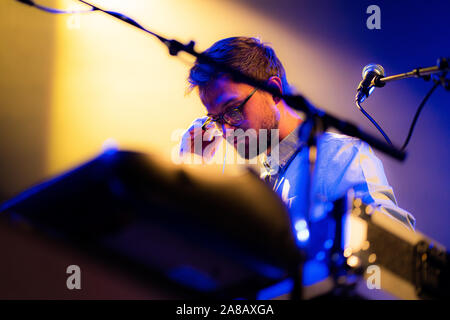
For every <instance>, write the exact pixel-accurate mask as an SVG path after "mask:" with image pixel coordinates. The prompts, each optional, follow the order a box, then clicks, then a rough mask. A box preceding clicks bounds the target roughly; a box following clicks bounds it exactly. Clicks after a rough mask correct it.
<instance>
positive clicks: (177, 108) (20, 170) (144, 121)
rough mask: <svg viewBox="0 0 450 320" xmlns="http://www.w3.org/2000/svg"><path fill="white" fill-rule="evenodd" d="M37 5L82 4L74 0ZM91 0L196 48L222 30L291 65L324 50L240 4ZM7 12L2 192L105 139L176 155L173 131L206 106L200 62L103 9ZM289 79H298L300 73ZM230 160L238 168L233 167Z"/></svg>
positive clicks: (18, 7)
mask: <svg viewBox="0 0 450 320" xmlns="http://www.w3.org/2000/svg"><path fill="white" fill-rule="evenodd" d="M40 3H43V4H48V5H53V6H56V7H58V8H71V9H77V8H84V7H83V6H82V5H80V4H79V3H78V2H77V1H71V0H60V1H57V0H53V1H51V0H41V1H40ZM93 3H95V4H97V5H99V6H101V7H102V8H105V9H110V10H115V11H119V12H122V13H125V14H127V15H129V16H130V17H133V18H134V19H136V20H137V21H138V22H140V23H141V24H142V25H144V26H146V27H148V28H150V29H151V30H153V31H155V32H158V33H161V34H162V35H164V36H167V37H168V38H175V39H177V40H180V41H182V42H187V41H189V40H191V39H194V40H196V41H197V47H196V48H197V49H198V50H204V49H206V48H207V47H208V46H210V45H211V44H212V43H213V42H215V41H217V40H218V39H220V38H224V37H229V36H235V35H247V36H259V37H261V39H262V40H263V41H267V42H270V43H272V44H273V45H274V47H275V48H276V49H277V52H278V54H279V56H280V58H281V59H282V61H284V63H285V65H286V68H287V69H288V70H289V69H295V68H297V67H298V58H299V56H298V53H299V52H301V53H302V54H303V55H304V58H305V59H306V61H308V59H310V58H311V57H314V58H315V59H316V60H317V59H318V58H319V57H320V53H319V52H320V50H319V49H313V48H309V47H307V43H308V42H307V41H293V39H294V38H296V37H297V38H298V37H299V36H300V34H293V33H292V32H291V31H289V30H288V29H286V28H283V26H282V25H281V24H279V23H278V22H279V21H276V20H274V19H270V18H269V17H265V16H264V15H262V14H261V13H257V12H255V11H253V10H252V9H250V8H249V7H246V6H244V5H243V4H240V2H231V1H205V0H191V1H183V0H165V1H156V0H154V1H148V0H145V1H144V0H127V1H120V0H110V1H101V0H97V1H93ZM0 11H1V12H2V15H3V14H4V15H5V16H6V19H2V21H1V23H2V27H1V28H0V35H1V39H2V50H1V51H2V52H1V54H2V58H1V61H0V63H1V66H2V74H1V77H0V81H1V82H0V83H1V87H0V96H1V106H2V107H1V113H2V120H1V121H2V126H1V127H2V129H1V130H2V140H1V142H2V145H1V147H2V153H4V154H5V153H6V154H7V157H6V159H2V161H3V164H2V167H3V168H2V170H4V172H3V173H2V177H6V180H5V179H3V181H1V182H0V187H1V189H0V194H3V196H10V195H11V194H12V193H15V192H17V191H20V190H21V189H23V188H25V187H27V186H29V185H30V184H33V183H35V182H37V181H38V180H41V179H44V178H47V177H50V176H52V175H54V174H57V173H59V172H61V171H64V170H66V169H68V168H70V167H72V166H75V165H77V164H79V163H81V162H83V161H85V160H86V159H88V158H90V157H93V156H95V155H96V154H97V153H99V152H100V151H101V149H102V145H103V143H104V142H105V140H107V139H114V140H115V141H116V142H117V143H118V145H119V147H120V148H122V149H131V150H139V151H143V152H150V153H156V154H160V155H161V156H163V157H165V158H167V159H170V157H171V154H172V150H173V149H174V148H175V147H176V142H175V141H173V139H172V137H173V134H174V133H175V132H176V131H177V130H178V131H179V130H180V129H183V128H186V127H187V126H188V125H189V124H190V123H191V122H192V120H193V119H194V118H195V117H199V116H202V115H203V114H204V110H203V107H202V106H201V104H200V100H199V99H198V97H197V95H196V94H195V93H193V94H191V95H189V96H185V91H186V86H187V82H186V76H187V73H188V70H189V67H190V65H191V63H192V61H193V60H192V59H191V58H190V57H189V56H185V55H183V57H182V59H180V58H174V57H171V56H169V55H168V52H167V49H166V48H165V47H164V46H163V45H162V44H161V43H159V42H158V41H157V40H156V39H154V38H152V37H150V36H149V35H147V34H145V33H144V32H142V31H140V30H137V29H135V28H133V27H131V26H128V25H126V24H124V23H122V22H120V21H118V20H115V19H113V18H111V17H109V16H106V15H105V14H103V13H101V12H94V13H87V14H82V15H75V16H70V15H51V14H48V13H44V12H41V11H38V10H36V9H33V8H30V7H28V6H25V5H23V4H21V3H18V2H15V1H1V4H0ZM4 44H6V45H4ZM292 52H296V54H295V55H292ZM312 68H313V67H312V66H311V69H312ZM3 69H6V72H4V71H3ZM303 70H304V66H303ZM304 71H306V70H304ZM291 74H292V73H291ZM302 74H307V73H306V72H303V73H302ZM309 74H310V75H311V74H312V72H310V73H309ZM288 75H289V72H288ZM299 79H300V78H299ZM290 80H291V81H292V82H293V83H294V84H295V83H296V81H295V78H294V77H293V76H291V77H290ZM308 80H312V79H311V78H309V79H308ZM311 82H313V83H314V81H311ZM309 83H310V81H307V82H305V88H306V89H308V84H309ZM29 87H30V88H32V90H30V91H27V92H26V94H25V92H24V91H25V90H24V89H25V88H29ZM311 89H312V87H311ZM228 150H229V151H230V148H228ZM216 162H217V161H216ZM217 168H218V170H220V169H221V165H217ZM227 168H228V171H232V169H233V166H231V165H227Z"/></svg>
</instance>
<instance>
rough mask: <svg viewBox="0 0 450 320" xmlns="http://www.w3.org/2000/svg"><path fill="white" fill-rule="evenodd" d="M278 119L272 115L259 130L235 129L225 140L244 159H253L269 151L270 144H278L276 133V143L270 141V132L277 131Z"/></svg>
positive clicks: (271, 133)
mask: <svg viewBox="0 0 450 320" xmlns="http://www.w3.org/2000/svg"><path fill="white" fill-rule="evenodd" d="M278 124H279V117H276V115H275V114H273V115H272V116H271V117H266V118H265V119H264V121H263V122H262V124H261V128H260V129H258V130H255V129H253V128H249V129H241V128H239V129H237V130H235V131H234V132H233V133H232V134H231V135H227V137H226V140H227V142H228V143H230V144H232V145H233V147H234V149H235V150H236V151H237V153H238V154H239V155H240V156H241V157H242V158H244V159H247V160H248V159H253V158H255V157H256V156H258V155H259V154H261V153H262V152H265V151H266V150H267V151H270V150H271V149H272V147H273V146H272V143H278V142H279V141H278V136H279V135H278V132H277V134H276V135H275V137H276V141H272V135H273V132H272V130H278Z"/></svg>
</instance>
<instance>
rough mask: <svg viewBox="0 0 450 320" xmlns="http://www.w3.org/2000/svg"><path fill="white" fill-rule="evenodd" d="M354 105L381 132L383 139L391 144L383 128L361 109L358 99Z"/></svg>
mask: <svg viewBox="0 0 450 320" xmlns="http://www.w3.org/2000/svg"><path fill="white" fill-rule="evenodd" d="M356 106H357V107H358V109H359V110H361V112H362V113H363V114H364V115H365V116H366V118H367V119H369V120H370V121H371V122H372V123H373V125H374V126H375V127H376V128H377V129H378V131H380V132H381V134H382V135H383V137H384V139H385V140H386V141H387V142H388V143H389V144H390V145H391V146H392V142H391V140H390V139H389V137H388V136H387V134H386V133H385V132H384V131H383V129H381V127H380V126H379V125H378V123H377V122H376V121H375V120H374V119H373V118H372V117H371V116H370V115H369V114H368V113H367V112H366V111H365V110H364V109H363V107H361V104H360V103H359V101H356Z"/></svg>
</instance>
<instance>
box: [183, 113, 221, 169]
mask: <svg viewBox="0 0 450 320" xmlns="http://www.w3.org/2000/svg"><path fill="white" fill-rule="evenodd" d="M207 119H208V117H203V118H198V119H195V120H194V122H192V124H191V126H190V127H189V129H187V130H186V132H184V134H183V136H182V138H181V145H180V156H181V157H184V156H186V155H188V154H190V153H194V154H197V155H200V156H202V157H203V159H205V160H207V161H208V160H211V158H212V157H213V156H214V154H215V152H216V150H217V148H218V146H219V144H220V142H221V141H222V133H221V132H220V130H218V129H217V127H216V125H215V124H214V123H212V122H210V123H208V124H206V125H204V124H205V122H206V120H207Z"/></svg>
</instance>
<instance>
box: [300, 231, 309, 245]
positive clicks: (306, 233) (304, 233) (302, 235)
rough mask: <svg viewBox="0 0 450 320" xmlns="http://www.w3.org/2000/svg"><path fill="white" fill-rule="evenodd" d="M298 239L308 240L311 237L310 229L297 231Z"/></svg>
mask: <svg viewBox="0 0 450 320" xmlns="http://www.w3.org/2000/svg"><path fill="white" fill-rule="evenodd" d="M297 239H298V240H299V241H301V242H306V241H307V240H308V239H309V230H308V229H304V230H301V231H298V232H297Z"/></svg>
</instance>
